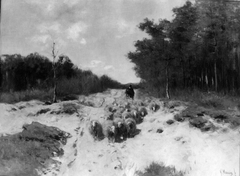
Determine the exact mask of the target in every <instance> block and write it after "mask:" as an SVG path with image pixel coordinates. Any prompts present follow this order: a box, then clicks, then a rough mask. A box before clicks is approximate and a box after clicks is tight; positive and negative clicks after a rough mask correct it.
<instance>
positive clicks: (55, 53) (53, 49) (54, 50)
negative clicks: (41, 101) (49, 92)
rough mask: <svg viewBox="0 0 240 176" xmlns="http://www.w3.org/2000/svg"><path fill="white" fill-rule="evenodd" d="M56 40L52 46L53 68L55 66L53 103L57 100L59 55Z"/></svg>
mask: <svg viewBox="0 0 240 176" xmlns="http://www.w3.org/2000/svg"><path fill="white" fill-rule="evenodd" d="M57 53H58V52H56V48H55V42H53V46H52V58H53V62H52V68H53V103H56V102H57V77H56V57H57Z"/></svg>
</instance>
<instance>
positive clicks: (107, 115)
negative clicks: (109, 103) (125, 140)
mask: <svg viewBox="0 0 240 176" xmlns="http://www.w3.org/2000/svg"><path fill="white" fill-rule="evenodd" d="M104 119H105V120H113V113H111V112H106V113H105V115H104Z"/></svg>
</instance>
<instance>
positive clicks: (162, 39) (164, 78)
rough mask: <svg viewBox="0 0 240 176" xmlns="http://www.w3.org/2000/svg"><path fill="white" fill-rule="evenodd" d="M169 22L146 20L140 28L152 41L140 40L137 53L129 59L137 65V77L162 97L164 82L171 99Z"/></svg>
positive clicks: (167, 95)
mask: <svg viewBox="0 0 240 176" xmlns="http://www.w3.org/2000/svg"><path fill="white" fill-rule="evenodd" d="M170 25H171V23H170V22H169V21H167V20H159V23H154V21H151V20H149V19H145V20H144V22H143V23H140V25H139V28H140V29H141V30H142V31H145V32H146V33H147V34H149V36H150V39H147V38H145V39H143V40H138V41H137V42H136V43H135V47H136V51H135V52H129V53H128V58H129V59H130V60H131V62H133V63H135V68H134V69H135V71H136V73H137V76H139V77H141V78H142V82H146V83H147V84H148V85H150V87H151V88H152V89H153V90H155V91H157V94H158V96H160V94H161V93H160V92H161V88H162V82H164V84H165V90H166V91H165V92H166V97H167V98H169V67H170V61H171V60H172V57H171V55H170V46H171V45H170V41H169V40H170V39H169V27H170Z"/></svg>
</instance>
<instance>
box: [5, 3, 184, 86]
mask: <svg viewBox="0 0 240 176" xmlns="http://www.w3.org/2000/svg"><path fill="white" fill-rule="evenodd" d="M185 1H186V0H2V10H1V40H2V41H1V42H2V47H1V52H2V54H15V53H18V54H21V55H23V56H26V55H28V54H30V53H32V52H38V53H40V54H42V55H45V56H47V57H49V58H51V57H50V53H51V45H52V43H53V41H55V42H56V44H57V49H58V51H59V54H62V53H63V54H65V55H67V56H69V57H70V59H71V60H72V61H73V63H74V64H75V65H77V66H78V67H79V68H82V69H90V70H92V71H93V72H94V73H96V74H98V75H101V74H108V75H109V76H110V77H112V78H114V79H116V80H118V81H119V82H122V83H127V82H138V81H139V78H137V77H136V76H135V73H134V71H133V69H132V68H133V66H134V65H133V64H132V63H130V62H129V60H128V59H127V58H126V55H127V53H128V52H129V51H134V47H133V44H134V41H136V40H140V39H142V38H143V37H146V34H145V33H143V32H141V31H140V30H139V29H138V28H137V25H138V24H139V23H140V22H142V21H143V19H144V18H146V17H148V18H149V19H154V20H155V21H157V20H158V19H160V18H162V19H163V18H167V19H171V18H172V8H174V7H179V6H181V5H183V4H184V3H185Z"/></svg>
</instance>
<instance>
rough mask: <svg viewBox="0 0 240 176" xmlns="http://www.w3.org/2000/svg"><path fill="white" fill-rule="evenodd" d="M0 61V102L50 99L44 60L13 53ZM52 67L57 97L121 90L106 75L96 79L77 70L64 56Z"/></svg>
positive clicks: (48, 71)
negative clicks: (111, 89) (113, 89)
mask: <svg viewBox="0 0 240 176" xmlns="http://www.w3.org/2000/svg"><path fill="white" fill-rule="evenodd" d="M0 61H1V62H0V64H1V65H0V66H1V72H0V73H1V74H0V88H1V90H2V93H1V95H0V102H7V103H15V102H18V101H28V100H31V99H38V100H44V101H50V100H51V99H52V98H51V97H52V94H51V93H53V87H54V84H53V80H54V74H53V65H52V62H51V61H50V60H49V59H48V58H47V57H45V56H42V55H40V54H38V53H31V54H29V55H27V56H26V57H23V56H21V55H19V54H14V55H3V56H2V57H1V60H0ZM55 66H56V78H57V79H56V80H57V90H56V91H57V95H58V96H59V98H62V97H64V96H69V95H77V94H90V93H96V92H101V91H104V90H106V89H107V88H120V87H121V84H120V83H119V82H117V81H114V80H112V79H111V78H110V77H108V76H107V75H103V76H101V77H98V76H96V75H95V74H93V73H92V72H91V71H89V70H87V71H84V70H81V69H79V68H77V67H76V66H75V65H74V64H73V63H72V61H71V60H70V58H69V57H68V56H66V55H60V56H59V57H58V60H57V61H56V65H55Z"/></svg>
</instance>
